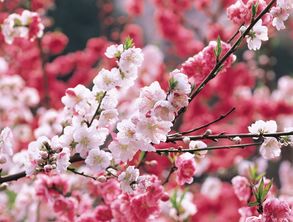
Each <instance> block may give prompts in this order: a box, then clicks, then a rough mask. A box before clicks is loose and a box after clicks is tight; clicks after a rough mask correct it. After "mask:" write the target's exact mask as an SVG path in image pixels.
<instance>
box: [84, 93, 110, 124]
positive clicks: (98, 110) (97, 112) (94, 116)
mask: <svg viewBox="0 0 293 222" xmlns="http://www.w3.org/2000/svg"><path fill="white" fill-rule="evenodd" d="M106 94H107V91H106V92H104V94H103V96H102V98H101V101H100V103H99V105H98V107H97V109H96V112H95V114H94V115H93V117H92V119H91V121H90V122H89V123H88V124H87V125H88V127H90V126H91V125H92V124H93V122H94V120H95V118H96V116H97V115H98V114H99V112H100V108H101V105H102V102H103V99H104V98H105V96H106Z"/></svg>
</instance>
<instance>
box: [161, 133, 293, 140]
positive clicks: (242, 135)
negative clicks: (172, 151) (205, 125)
mask: <svg viewBox="0 0 293 222" xmlns="http://www.w3.org/2000/svg"><path fill="white" fill-rule="evenodd" d="M289 135H293V131H290V132H277V133H263V134H255V133H240V134H217V135H205V134H203V135H196V136H188V137H189V138H190V140H202V139H211V140H217V139H233V138H234V137H240V138H254V137H255V138H259V137H275V138H279V137H280V136H289ZM180 140H183V137H182V136H174V137H170V138H169V137H168V138H167V141H166V142H175V141H180Z"/></svg>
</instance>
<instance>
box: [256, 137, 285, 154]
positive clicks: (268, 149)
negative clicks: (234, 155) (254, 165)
mask: <svg viewBox="0 0 293 222" xmlns="http://www.w3.org/2000/svg"><path fill="white" fill-rule="evenodd" d="M259 152H260V154H261V155H262V157H263V158H264V159H274V158H276V157H279V156H280V155H281V144H280V142H279V141H278V140H277V139H276V138H273V137H271V138H266V139H265V140H264V142H263V143H262V144H261V146H260V149H259Z"/></svg>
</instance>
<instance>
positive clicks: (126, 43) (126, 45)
mask: <svg viewBox="0 0 293 222" xmlns="http://www.w3.org/2000/svg"><path fill="white" fill-rule="evenodd" d="M133 46H134V43H133V39H132V38H130V37H129V36H128V37H127V38H126V39H125V41H124V44H123V49H124V50H127V49H129V48H132V47H133Z"/></svg>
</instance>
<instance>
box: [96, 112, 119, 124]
mask: <svg viewBox="0 0 293 222" xmlns="http://www.w3.org/2000/svg"><path fill="white" fill-rule="evenodd" d="M118 115H119V113H118V111H117V109H109V110H104V111H102V112H101V115H100V118H99V126H100V127H109V126H113V125H114V124H115V123H116V122H117V121H118V119H119V118H118Z"/></svg>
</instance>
